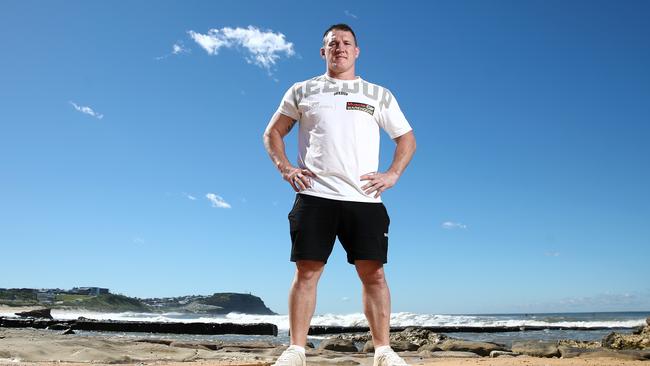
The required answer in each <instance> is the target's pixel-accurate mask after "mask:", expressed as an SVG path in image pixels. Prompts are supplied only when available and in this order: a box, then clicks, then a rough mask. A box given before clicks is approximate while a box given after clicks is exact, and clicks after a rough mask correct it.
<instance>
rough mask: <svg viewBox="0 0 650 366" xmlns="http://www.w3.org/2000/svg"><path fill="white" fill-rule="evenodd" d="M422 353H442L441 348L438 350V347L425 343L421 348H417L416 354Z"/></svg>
mask: <svg viewBox="0 0 650 366" xmlns="http://www.w3.org/2000/svg"><path fill="white" fill-rule="evenodd" d="M423 351H429V352H437V351H442V348H440V346H439V345H437V344H435V343H427V344H425V345H423V346H421V347H420V348H418V352H423Z"/></svg>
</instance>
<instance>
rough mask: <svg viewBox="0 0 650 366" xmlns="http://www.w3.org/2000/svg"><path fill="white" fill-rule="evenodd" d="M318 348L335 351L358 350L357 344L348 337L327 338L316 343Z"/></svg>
mask: <svg viewBox="0 0 650 366" xmlns="http://www.w3.org/2000/svg"><path fill="white" fill-rule="evenodd" d="M318 349H320V350H329V351H336V352H359V350H358V349H357V346H356V345H355V344H354V342H352V341H351V340H348V339H337V338H328V339H325V340H323V341H322V342H320V344H319V345H318Z"/></svg>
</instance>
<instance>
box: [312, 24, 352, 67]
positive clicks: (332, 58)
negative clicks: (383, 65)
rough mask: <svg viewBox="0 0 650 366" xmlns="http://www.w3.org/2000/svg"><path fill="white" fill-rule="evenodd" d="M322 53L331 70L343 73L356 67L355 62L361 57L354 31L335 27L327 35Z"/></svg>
mask: <svg viewBox="0 0 650 366" xmlns="http://www.w3.org/2000/svg"><path fill="white" fill-rule="evenodd" d="M320 53H321V56H322V57H323V58H324V59H325V62H326V63H327V68H328V69H329V70H332V71H334V72H336V73H342V72H345V71H348V70H350V69H351V68H353V67H354V62H355V61H356V59H357V57H359V48H358V47H357V45H356V43H355V42H354V36H353V35H352V33H350V32H348V31H344V30H340V29H334V30H331V31H330V32H329V33H327V36H325V42H324V45H323V47H322V48H321V49H320Z"/></svg>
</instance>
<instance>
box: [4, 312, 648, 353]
mask: <svg viewBox="0 0 650 366" xmlns="http://www.w3.org/2000/svg"><path fill="white" fill-rule="evenodd" d="M31 309H33V308H29V307H24V308H18V307H1V308H0V313H1V314H3V315H4V316H7V315H8V314H12V313H13V312H20V311H25V310H31ZM54 314H55V315H59V316H63V315H65V314H66V313H64V312H54ZM71 314H74V315H77V314H76V313H69V314H68V315H71ZM104 316H105V317H108V316H109V315H106V314H104ZM113 316H114V315H113ZM138 316H140V317H141V316H142V314H140V315H138ZM612 316H613V315H602V317H612ZM574 317H578V318H580V317H584V315H579V314H578V315H574ZM547 318H548V316H547ZM188 321H191V319H188ZM523 333H525V332H523ZM400 334H402V339H400V335H397V334H396V336H397V337H396V338H395V340H396V341H397V342H398V343H399V342H400V340H401V341H403V340H405V339H407V338H409V339H410V340H411V341H413V342H417V341H418V340H417V339H416V338H417V337H418V336H420V337H421V334H418V332H417V331H415V332H413V331H411V333H408V332H406V333H404V332H402V333H400ZM357 336H358V335H357ZM425 336H426V337H429V338H430V337H431V335H430V334H429V335H425ZM480 336H481V335H479V337H480ZM482 336H485V335H482ZM413 337H415V338H413ZM442 337H446V336H444V335H442ZM341 338H343V339H341ZM344 338H345V336H343V337H341V336H324V337H316V338H314V337H312V338H311V341H312V343H316V348H308V349H307V360H308V364H310V365H337V366H354V365H364V366H366V365H367V366H370V365H372V361H373V359H372V353H371V351H369V352H363V347H358V351H356V352H354V351H352V352H344V351H341V350H337V351H335V350H333V348H332V349H330V348H326V347H321V346H323V344H321V343H327V341H329V340H336V341H343V340H345V339H344ZM357 340H358V339H357ZM287 341H288V338H287V337H286V334H284V335H282V336H278V337H269V336H244V337H242V336H189V335H173V334H156V333H121V332H87V331H79V330H76V331H73V332H70V334H64V332H63V331H61V330H52V329H34V328H6V327H4V328H3V327H0V364H11V365H15V364H27V365H29V364H34V365H50V364H51V365H54V364H56V365H68V364H69V365H74V364H83V363H92V364H128V365H181V364H182V365H241V366H249V365H270V364H272V363H273V362H274V361H275V359H276V358H277V356H278V355H279V354H280V353H281V352H282V351H283V350H284V349H285V348H286V346H287ZM313 341H315V342H313ZM527 341H530V336H529V339H528V340H527ZM538 341H540V342H546V343H544V344H549V343H548V340H538ZM391 342H393V335H391ZM516 342H520V341H516ZM534 342H536V341H534ZM558 342H561V341H558ZM580 342H582V343H580ZM589 343H590V342H588V341H578V343H576V344H574V345H567V344H566V343H564V344H562V343H558V344H556V346H555V347H556V348H555V349H556V355H555V356H554V357H533V356H531V355H530V354H528V353H526V352H525V351H524V352H520V353H519V354H508V352H504V353H501V354H499V352H496V353H495V352H493V351H489V350H487V351H486V350H485V349H484V347H486V346H488V347H490V346H491V344H489V342H483V343H482V342H481V341H480V340H479V341H476V340H475V341H468V340H466V339H465V340H463V339H461V338H449V339H447V343H445V342H442V343H439V346H440V347H441V348H431V349H430V350H425V351H422V349H419V350H404V351H400V352H399V353H400V355H401V356H402V357H404V359H405V360H406V361H407V362H408V363H409V365H441V366H455V365H458V366H461V365H462V366H465V365H495V366H499V365H503V366H508V365H512V366H514V365H526V366H550V365H594V366H600V365H603V366H604V365H608V366H609V365H641V364H646V365H647V364H650V363H649V362H648V359H650V357H649V356H650V350H648V349H647V348H646V349H645V350H624V351H620V350H612V349H606V348H602V347H598V348H597V349H585V347H584V346H586V345H588V344H589ZM592 343H593V341H592ZM445 345H447V346H445ZM394 347H395V346H394ZM509 347H510V348H512V344H511V345H509ZM581 347H582V348H581ZM513 349H514V348H513ZM469 350H472V351H474V352H468V351H469ZM463 351H465V352H463ZM560 351H561V352H560Z"/></svg>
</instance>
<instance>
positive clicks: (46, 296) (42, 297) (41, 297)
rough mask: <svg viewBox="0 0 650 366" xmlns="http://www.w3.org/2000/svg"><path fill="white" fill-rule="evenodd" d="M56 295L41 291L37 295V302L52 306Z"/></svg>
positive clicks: (51, 292)
mask: <svg viewBox="0 0 650 366" xmlns="http://www.w3.org/2000/svg"><path fill="white" fill-rule="evenodd" d="M55 296H56V293H55V292H53V291H39V292H37V293H36V300H37V301H38V302H42V303H48V304H51V303H53V302H54V297H55Z"/></svg>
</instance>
